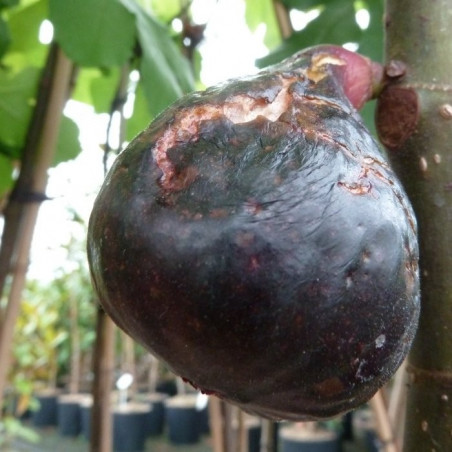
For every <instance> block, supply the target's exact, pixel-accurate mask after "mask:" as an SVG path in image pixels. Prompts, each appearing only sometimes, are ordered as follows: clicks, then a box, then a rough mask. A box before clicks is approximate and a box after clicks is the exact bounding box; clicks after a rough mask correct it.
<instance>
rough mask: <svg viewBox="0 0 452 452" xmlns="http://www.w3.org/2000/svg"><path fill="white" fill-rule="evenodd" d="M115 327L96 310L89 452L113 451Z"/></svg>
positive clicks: (106, 317) (102, 313) (102, 312)
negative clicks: (111, 406) (111, 400)
mask: <svg viewBox="0 0 452 452" xmlns="http://www.w3.org/2000/svg"><path fill="white" fill-rule="evenodd" d="M114 332H115V325H114V323H113V321H112V320H111V319H110V317H108V315H107V314H106V313H105V312H104V311H103V309H101V308H100V307H99V308H98V312H97V326H96V346H95V350H94V356H93V372H94V382H93V407H92V413H91V441H90V451H91V452H110V451H111V450H112V434H111V432H112V414H111V409H110V405H111V402H110V399H111V388H112V384H113V370H114V369H113V368H114V338H115V335H114Z"/></svg>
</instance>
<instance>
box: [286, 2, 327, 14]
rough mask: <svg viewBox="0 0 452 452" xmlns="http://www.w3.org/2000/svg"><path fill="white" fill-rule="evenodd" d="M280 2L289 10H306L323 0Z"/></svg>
mask: <svg viewBox="0 0 452 452" xmlns="http://www.w3.org/2000/svg"><path fill="white" fill-rule="evenodd" d="M282 3H283V5H284V6H285V7H286V8H287V9H289V10H290V9H299V10H300V11H307V10H309V9H312V8H315V7H316V6H320V5H322V4H323V3H325V2H322V0H283V1H282Z"/></svg>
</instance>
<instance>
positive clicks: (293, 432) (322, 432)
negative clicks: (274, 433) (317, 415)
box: [279, 425, 341, 452]
mask: <svg viewBox="0 0 452 452" xmlns="http://www.w3.org/2000/svg"><path fill="white" fill-rule="evenodd" d="M279 438H280V440H281V452H340V450H341V446H340V438H339V435H338V434H337V433H336V432H333V431H330V430H326V429H323V428H322V429H321V428H317V429H315V430H305V429H303V428H300V426H297V425H289V426H287V427H283V428H281V430H280V432H279Z"/></svg>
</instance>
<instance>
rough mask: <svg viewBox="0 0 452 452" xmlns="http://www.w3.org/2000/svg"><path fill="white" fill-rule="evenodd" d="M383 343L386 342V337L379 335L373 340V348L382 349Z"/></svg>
mask: <svg viewBox="0 0 452 452" xmlns="http://www.w3.org/2000/svg"><path fill="white" fill-rule="evenodd" d="M385 342H386V336H385V335H384V334H380V336H378V337H377V338H376V339H375V347H376V348H381V347H383V345H385Z"/></svg>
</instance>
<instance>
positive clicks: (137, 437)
mask: <svg viewBox="0 0 452 452" xmlns="http://www.w3.org/2000/svg"><path fill="white" fill-rule="evenodd" d="M149 413H150V407H149V404H143V403H126V404H123V405H118V406H116V407H115V408H114V410H113V449H114V451H115V452H141V451H144V448H145V443H146V438H147V436H148V435H147V427H148V422H149Z"/></svg>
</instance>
